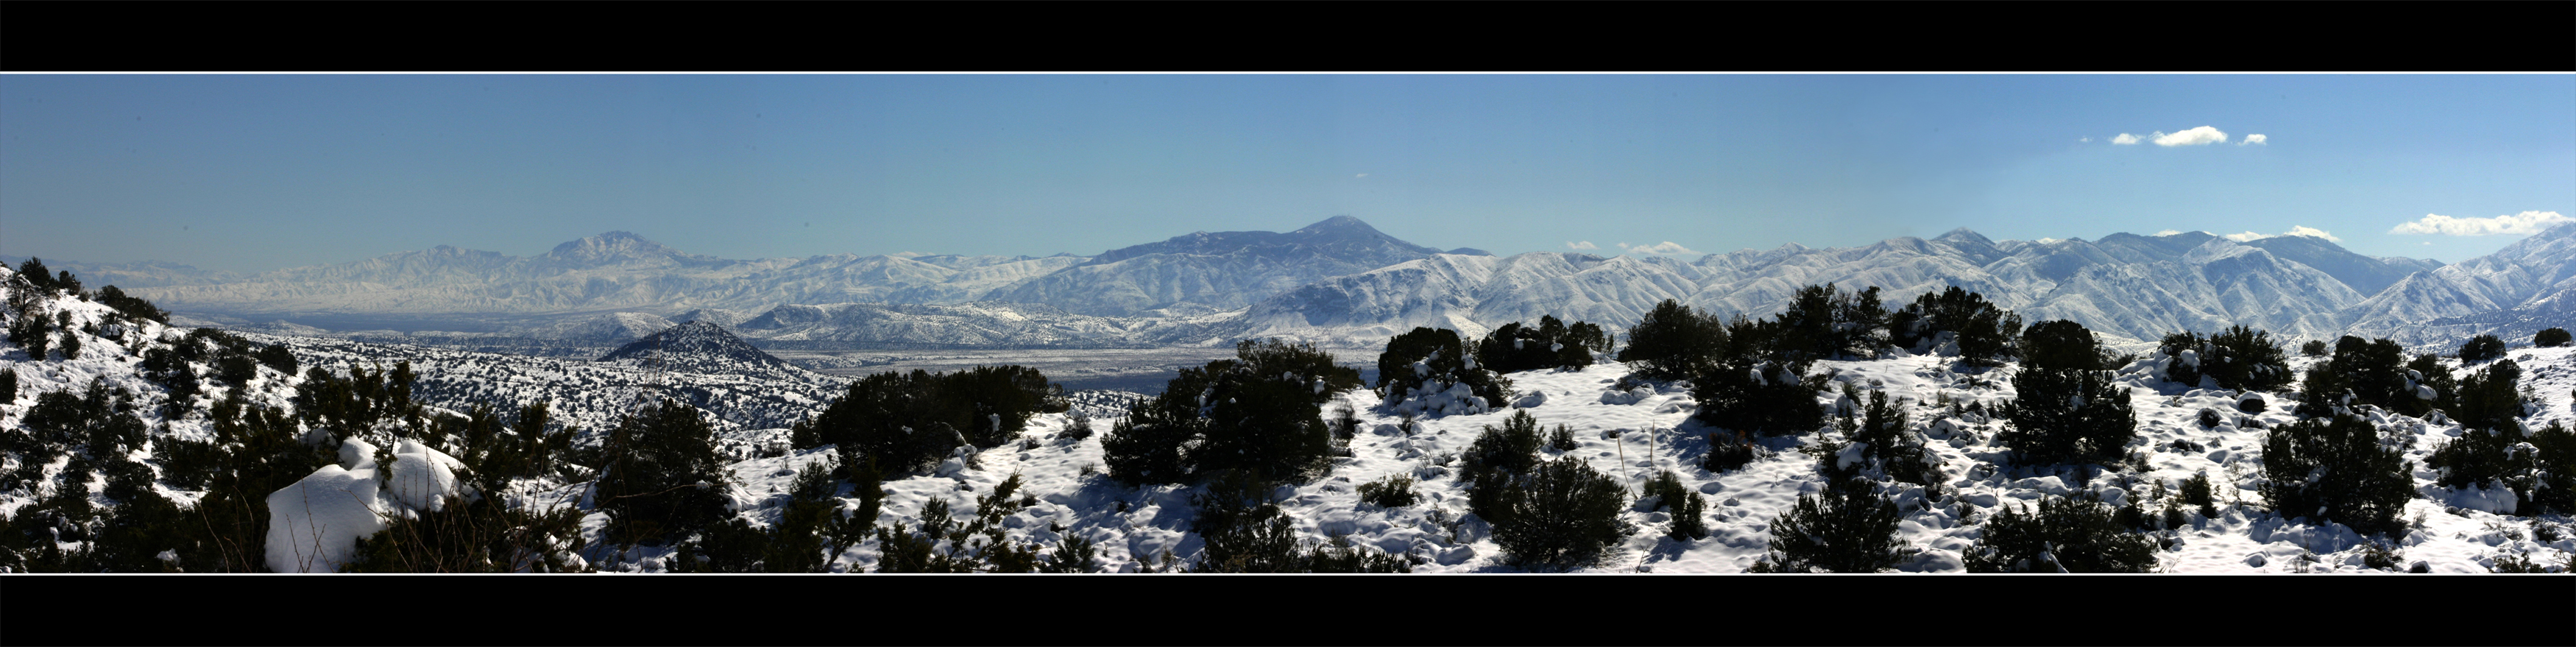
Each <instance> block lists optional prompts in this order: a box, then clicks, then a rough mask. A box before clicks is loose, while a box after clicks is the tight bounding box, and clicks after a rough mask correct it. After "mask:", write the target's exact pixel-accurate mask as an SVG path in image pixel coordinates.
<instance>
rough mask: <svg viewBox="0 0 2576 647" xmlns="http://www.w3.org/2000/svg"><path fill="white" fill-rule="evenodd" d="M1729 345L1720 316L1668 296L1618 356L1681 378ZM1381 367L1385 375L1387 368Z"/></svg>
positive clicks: (1643, 371)
mask: <svg viewBox="0 0 2576 647" xmlns="http://www.w3.org/2000/svg"><path fill="white" fill-rule="evenodd" d="M1726 346H1727V332H1726V328H1725V326H1723V325H1721V324H1720V323H1719V322H1718V321H1717V320H1716V318H1714V317H1710V316H1707V315H1703V314H1701V313H1699V312H1696V311H1693V310H1691V308H1690V306H1685V305H1682V304H1681V303H1680V302H1678V301H1674V300H1672V299H1665V300H1664V301H1663V302H1662V303H1658V304H1655V309H1654V310H1651V311H1648V312H1647V313H1646V316H1645V318H1643V319H1639V320H1638V321H1637V325H1636V326H1635V327H1631V328H1629V329H1628V347H1627V348H1622V349H1619V355H1618V357H1619V361H1622V362H1629V363H1631V364H1632V365H1633V366H1634V367H1635V373H1636V375H1638V376H1639V377H1644V378H1647V379H1653V380H1680V379H1688V378H1692V377H1695V376H1697V375H1699V374H1700V373H1701V372H1702V371H1706V370H1708V368H1710V367H1711V366H1714V365H1715V363H1716V361H1717V360H1718V357H1719V355H1720V354H1722V353H1724V352H1726ZM1380 371H1381V372H1380V373H1379V375H1381V376H1383V375H1384V373H1383V371H1384V368H1383V367H1381V368H1380ZM1381 379H1383V377H1381Z"/></svg>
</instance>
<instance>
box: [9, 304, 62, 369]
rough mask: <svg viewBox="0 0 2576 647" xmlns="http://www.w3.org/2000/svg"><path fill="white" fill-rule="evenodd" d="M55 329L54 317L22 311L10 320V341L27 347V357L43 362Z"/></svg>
mask: <svg viewBox="0 0 2576 647" xmlns="http://www.w3.org/2000/svg"><path fill="white" fill-rule="evenodd" d="M53 329H54V326H53V320H52V319H47V318H45V317H44V315H42V314H34V315H29V314H26V313H25V312H24V311H22V312H21V314H19V315H18V316H17V317H16V318H14V319H10V320H9V343H12V344H17V345H18V347H19V348H24V349H26V350H27V359H29V360H33V361H38V362H42V361H45V351H46V350H47V349H49V348H50V347H51V346H52V344H53Z"/></svg>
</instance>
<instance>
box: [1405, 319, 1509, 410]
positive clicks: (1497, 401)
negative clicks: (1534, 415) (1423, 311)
mask: <svg viewBox="0 0 2576 647" xmlns="http://www.w3.org/2000/svg"><path fill="white" fill-rule="evenodd" d="M1472 350H1473V349H1471V348H1470V347H1469V346H1468V345H1467V344H1466V342H1465V341H1463V340H1462V339H1461V338H1460V337H1459V336H1458V331H1454V330H1449V329H1446V328H1414V329H1413V331H1412V332H1407V333H1405V334H1402V335H1397V336H1395V338H1394V339H1390V340H1387V342H1386V351H1385V352H1382V353H1379V354H1378V356H1377V389H1378V392H1379V393H1380V394H1381V395H1383V396H1384V398H1385V401H1386V402H1387V403H1388V404H1390V405H1392V404H1394V403H1397V402H1402V401H1404V400H1405V399H1406V398H1407V397H1409V394H1413V393H1416V392H1426V393H1438V392H1442V391H1447V390H1449V389H1450V388H1451V387H1453V386H1456V385H1459V384H1465V385H1467V387H1468V390H1469V391H1470V392H1473V393H1474V394H1475V395H1476V397H1478V398H1481V399H1483V400H1484V401H1485V406H1487V407H1489V408H1501V407H1502V406H1503V398H1504V390H1505V388H1506V385H1507V384H1508V383H1506V382H1503V381H1502V380H1501V379H1500V378H1497V377H1495V376H1494V371H1493V370H1491V369H1490V368H1489V367H1487V366H1485V365H1483V364H1482V363H1480V362H1479V361H1477V359H1476V357H1474V356H1473V355H1472Z"/></svg>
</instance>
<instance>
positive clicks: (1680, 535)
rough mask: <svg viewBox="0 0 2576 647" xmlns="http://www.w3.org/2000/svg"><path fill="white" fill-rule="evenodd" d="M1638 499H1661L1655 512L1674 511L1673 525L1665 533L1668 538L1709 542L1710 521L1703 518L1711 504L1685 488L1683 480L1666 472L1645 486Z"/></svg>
mask: <svg viewBox="0 0 2576 647" xmlns="http://www.w3.org/2000/svg"><path fill="white" fill-rule="evenodd" d="M1639 496H1641V497H1660V499H1659V500H1658V501H1656V502H1655V508H1656V509H1659V510H1671V511H1672V514H1673V523H1672V528H1671V529H1669V530H1666V531H1665V534H1666V535H1667V536H1670V537H1672V538H1673V539H1674V540H1676V541H1691V540H1696V539H1707V538H1708V520H1706V519H1703V518H1702V517H1704V516H1706V515H1707V514H1708V501H1707V500H1706V499H1704V498H1702V497H1700V495H1699V493H1698V492H1693V491H1691V489H1690V488H1689V487H1688V486H1685V485H1682V477H1681V476H1680V475H1678V474H1674V473H1673V471H1672V470H1664V472H1663V473H1662V474H1660V475H1657V476H1656V477H1655V480H1653V481H1648V482H1646V487H1645V489H1644V491H1643V493H1641V494H1640V495H1639Z"/></svg>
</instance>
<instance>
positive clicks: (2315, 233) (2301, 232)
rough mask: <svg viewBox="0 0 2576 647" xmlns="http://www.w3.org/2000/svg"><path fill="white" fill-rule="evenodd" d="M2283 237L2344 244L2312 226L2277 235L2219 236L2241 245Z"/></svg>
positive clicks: (2303, 226)
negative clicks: (2315, 239) (2324, 240)
mask: <svg viewBox="0 0 2576 647" xmlns="http://www.w3.org/2000/svg"><path fill="white" fill-rule="evenodd" d="M2282 236H2306V237H2309V238H2323V239H2326V240H2329V241H2333V242H2338V243H2340V242H2343V239H2342V238H2337V237H2335V235H2334V234H2333V233H2332V232H2328V231H2326V230H2323V229H2318V228H2315V227H2310V226H2307V225H2291V226H2290V230H2289V231H2285V232H2281V233H2277V234H2258V233H2254V232H2250V231H2249V232H2245V233H2241V234H2227V235H2224V236H2219V237H2220V238H2225V239H2228V240H2233V241H2236V242H2240V243H2242V242H2247V241H2255V240H2262V239H2265V238H2279V237H2282Z"/></svg>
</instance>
